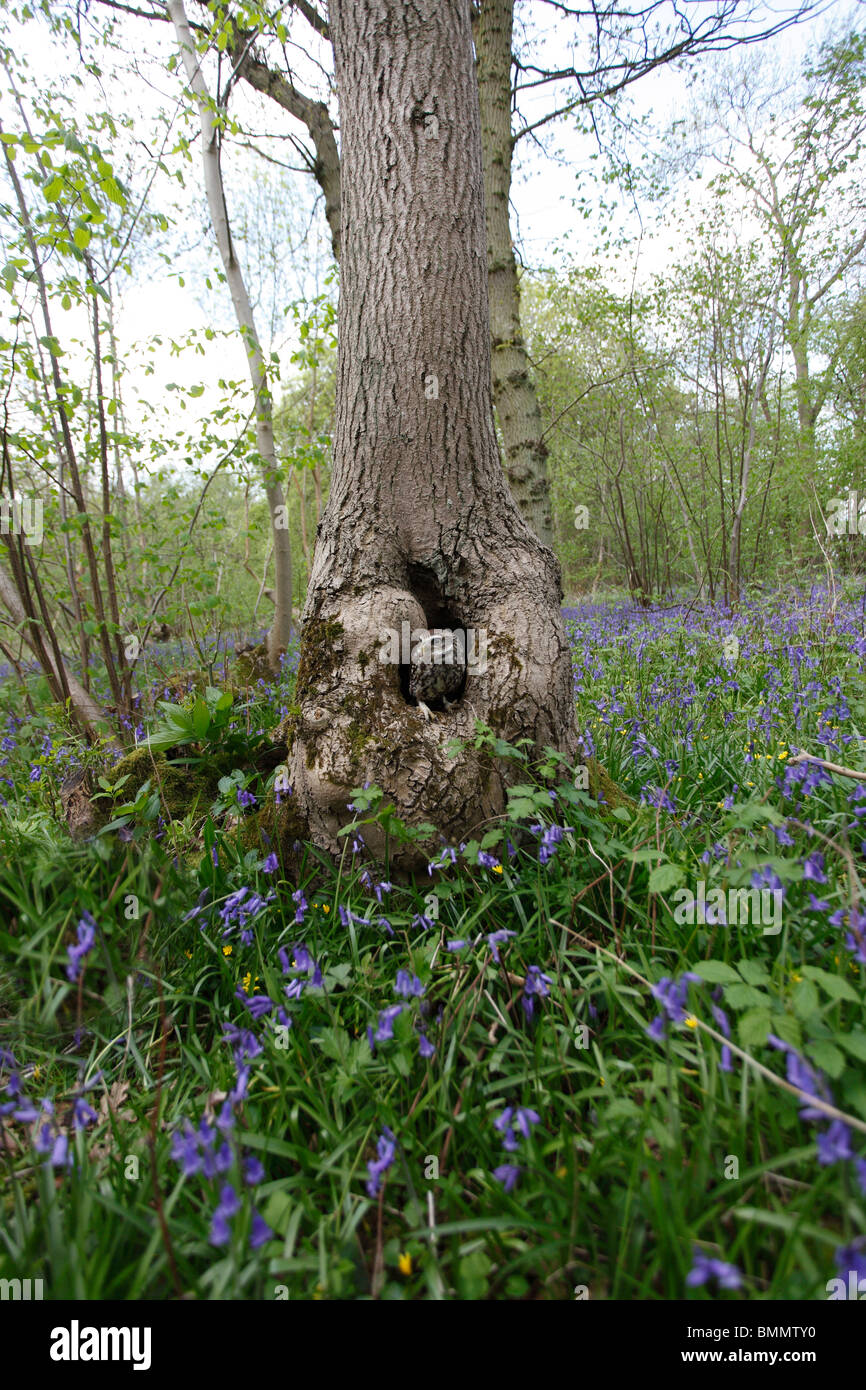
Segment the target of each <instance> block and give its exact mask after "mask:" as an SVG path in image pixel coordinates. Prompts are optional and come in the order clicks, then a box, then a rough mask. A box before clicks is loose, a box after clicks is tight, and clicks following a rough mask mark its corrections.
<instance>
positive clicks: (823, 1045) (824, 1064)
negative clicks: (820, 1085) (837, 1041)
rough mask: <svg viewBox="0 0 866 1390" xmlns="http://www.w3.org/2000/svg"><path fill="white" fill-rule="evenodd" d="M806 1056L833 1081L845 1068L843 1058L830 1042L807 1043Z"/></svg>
mask: <svg viewBox="0 0 866 1390" xmlns="http://www.w3.org/2000/svg"><path fill="white" fill-rule="evenodd" d="M806 1056H807V1057H808V1058H809V1059H810V1061H812V1062H814V1063H815V1065H816V1067H820V1068H821V1070H822V1071H825V1072H826V1073H827V1075H828V1076H829V1077H831V1078H832V1079H833V1080H834V1081H835V1080H836V1078H837V1077H840V1076H841V1075H842V1073H843V1071H844V1070H845V1058H844V1057H843V1056H842V1053H841V1052H840V1051H839V1049H838V1047H834V1046H833V1044H832V1043H830V1042H826V1041H823V1040H822V1041H820V1042H814V1043H809V1045H808V1047H807V1048H806Z"/></svg>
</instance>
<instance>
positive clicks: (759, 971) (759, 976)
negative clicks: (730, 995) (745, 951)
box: [737, 960, 770, 985]
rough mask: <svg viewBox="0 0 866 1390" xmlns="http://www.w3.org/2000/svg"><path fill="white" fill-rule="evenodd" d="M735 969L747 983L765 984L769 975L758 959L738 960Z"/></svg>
mask: <svg viewBox="0 0 866 1390" xmlns="http://www.w3.org/2000/svg"><path fill="white" fill-rule="evenodd" d="M737 969H738V970H739V972H740V974H741V975H742V977H743V979H744V980H745V981H746V984H747V985H765V984H768V983H769V980H770V977H769V975H768V974H767V971H766V969H765V967H764V966H763V965H761V963H760V961H757V960H738V961H737Z"/></svg>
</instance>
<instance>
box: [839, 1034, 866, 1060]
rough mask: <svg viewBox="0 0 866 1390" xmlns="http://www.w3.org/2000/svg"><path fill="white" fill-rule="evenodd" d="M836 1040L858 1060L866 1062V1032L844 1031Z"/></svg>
mask: <svg viewBox="0 0 866 1390" xmlns="http://www.w3.org/2000/svg"><path fill="white" fill-rule="evenodd" d="M836 1041H837V1043H838V1044H839V1046H840V1047H844V1049H845V1051H846V1052H850V1054H851V1056H852V1057H856V1058H857V1061H858V1062H866V1033H842V1034H840V1035H839V1037H837V1039H836Z"/></svg>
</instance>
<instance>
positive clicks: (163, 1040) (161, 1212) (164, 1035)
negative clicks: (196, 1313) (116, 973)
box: [148, 914, 183, 1298]
mask: <svg viewBox="0 0 866 1390" xmlns="http://www.w3.org/2000/svg"><path fill="white" fill-rule="evenodd" d="M148 915H149V914H148ZM156 987H157V990H158V992H159V1026H160V1033H161V1036H160V1042H159V1062H158V1063H157V1071H156V1100H155V1102H154V1107H153V1114H152V1115H151V1117H150V1134H149V1135H148V1147H149V1148H150V1172H151V1177H152V1178H153V1200H154V1205H155V1207H156V1216H157V1220H158V1221H159V1230H160V1235H161V1236H162V1243H163V1245H164V1246H165V1253H166V1255H167V1256H168V1264H169V1269H170V1270H171V1279H172V1283H173V1284H174V1291H175V1293H176V1294H177V1296H178V1298H183V1286H182V1285H181V1282H180V1276H179V1275H178V1272H177V1265H176V1264H175V1260H174V1250H173V1249H172V1244H171V1236H170V1235H169V1233H168V1222H167V1221H166V1219H165V1208H164V1207H163V1204H162V1192H161V1190H160V1186H159V1177H158V1175H157V1169H156V1127H157V1124H158V1123H159V1111H160V1102H161V1100H162V1078H163V1073H164V1071H165V1051H166V1045H167V1042H168V1025H167V1023H166V1017H165V1003H164V1001H163V997H162V980H161V979H160V978H159V976H157V980H156Z"/></svg>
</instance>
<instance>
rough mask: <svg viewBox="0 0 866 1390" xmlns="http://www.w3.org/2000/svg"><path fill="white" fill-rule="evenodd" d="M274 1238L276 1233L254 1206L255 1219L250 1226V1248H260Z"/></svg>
mask: <svg viewBox="0 0 866 1390" xmlns="http://www.w3.org/2000/svg"><path fill="white" fill-rule="evenodd" d="M273 1239H274V1233H273V1231H272V1230H271V1228H270V1226H269V1225H268V1223H267V1221H266V1220H265V1218H264V1217H263V1216H262V1215H261V1214H260V1213H259V1212H258V1211H256V1208H255V1207H253V1220H252V1226H251V1228H250V1249H251V1250H258V1249H259V1248H260V1247H261V1246H262V1245H266V1244H267V1242H268V1241H269V1240H273Z"/></svg>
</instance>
